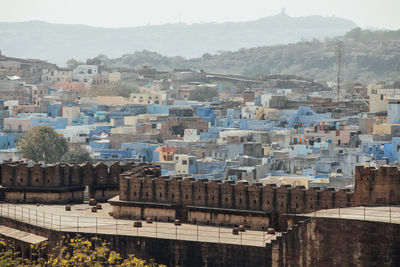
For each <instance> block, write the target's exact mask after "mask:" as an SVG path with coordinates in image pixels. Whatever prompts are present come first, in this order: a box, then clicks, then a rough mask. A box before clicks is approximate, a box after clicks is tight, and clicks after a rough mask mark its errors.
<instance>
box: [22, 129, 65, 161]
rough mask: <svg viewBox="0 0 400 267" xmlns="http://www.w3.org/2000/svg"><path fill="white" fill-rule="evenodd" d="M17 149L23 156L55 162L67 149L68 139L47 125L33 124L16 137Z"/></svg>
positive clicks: (33, 159)
mask: <svg viewBox="0 0 400 267" xmlns="http://www.w3.org/2000/svg"><path fill="white" fill-rule="evenodd" d="M16 146H17V149H18V151H19V152H20V153H22V155H23V157H24V158H28V159H31V160H32V161H35V162H39V161H45V162H46V163H55V162H58V161H60V159H61V157H62V156H63V155H64V154H65V153H67V151H68V141H67V139H65V138H64V137H63V136H62V135H61V134H58V133H56V131H54V129H53V128H51V127H49V126H35V127H33V128H31V129H30V130H29V131H28V132H27V133H26V135H24V136H22V137H20V138H18V140H17V145H16Z"/></svg>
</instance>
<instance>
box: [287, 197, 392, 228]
mask: <svg viewBox="0 0 400 267" xmlns="http://www.w3.org/2000/svg"><path fill="white" fill-rule="evenodd" d="M314 203H315V204H314V205H313V208H312V211H310V210H307V211H301V210H297V209H295V210H294V212H287V214H288V215H294V216H308V217H314V218H315V217H323V218H337V219H351V220H362V221H379V222H388V223H400V205H393V204H387V205H385V204H370V203H360V204H354V203H343V202H334V201H330V202H329V201H328V202H321V201H315V202H314Z"/></svg>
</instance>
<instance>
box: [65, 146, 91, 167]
mask: <svg viewBox="0 0 400 267" xmlns="http://www.w3.org/2000/svg"><path fill="white" fill-rule="evenodd" d="M60 161H61V162H66V163H68V162H75V163H78V164H81V163H83V162H85V161H86V162H89V163H93V158H92V157H91V156H90V153H89V152H88V151H87V150H86V149H78V150H70V151H68V152H67V153H65V154H64V156H62V157H61V159H60Z"/></svg>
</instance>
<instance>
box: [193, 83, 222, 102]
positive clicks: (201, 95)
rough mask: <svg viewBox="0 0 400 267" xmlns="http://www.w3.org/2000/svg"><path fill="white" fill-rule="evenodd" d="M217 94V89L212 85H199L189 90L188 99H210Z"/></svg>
mask: <svg viewBox="0 0 400 267" xmlns="http://www.w3.org/2000/svg"><path fill="white" fill-rule="evenodd" d="M217 96H218V89H217V88H213V87H200V88H196V89H193V90H191V91H190V94H189V100H194V101H201V102H206V101H211V100H212V99H213V97H217Z"/></svg>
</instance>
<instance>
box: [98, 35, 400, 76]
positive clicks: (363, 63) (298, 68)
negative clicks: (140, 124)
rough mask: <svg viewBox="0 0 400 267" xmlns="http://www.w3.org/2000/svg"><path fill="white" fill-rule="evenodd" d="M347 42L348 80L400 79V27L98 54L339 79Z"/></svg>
mask: <svg viewBox="0 0 400 267" xmlns="http://www.w3.org/2000/svg"><path fill="white" fill-rule="evenodd" d="M338 40H341V41H342V42H343V44H344V49H343V50H344V51H343V63H342V73H343V74H342V77H343V81H344V82H357V81H358V82H374V81H376V82H378V81H384V80H387V79H391V80H396V81H400V30H398V31H369V30H361V29H360V28H356V29H353V30H352V31H350V32H348V33H346V34H345V35H343V36H340V37H335V38H331V39H328V40H324V41H319V40H312V41H301V42H298V43H292V44H286V45H274V46H260V47H254V48H249V49H239V50H237V51H234V52H230V51H227V52H220V53H217V54H214V55H211V54H203V56H201V57H198V58H192V59H185V58H183V57H167V56H163V55H161V54H158V53H155V52H151V51H148V50H144V51H141V52H135V53H132V54H126V55H123V56H122V57H119V58H114V59H109V58H108V57H106V56H104V55H100V56H98V58H99V59H100V60H101V61H102V62H103V63H104V64H105V65H106V66H108V67H130V68H140V67H141V66H143V65H151V66H153V67H155V68H156V69H159V70H166V71H170V70H173V69H174V68H189V69H195V70H200V69H202V70H205V71H206V72H216V73H225V74H244V75H250V76H257V75H259V74H277V73H280V74H297V75H300V76H304V77H307V78H313V79H317V80H319V81H334V80H335V78H336V71H335V63H336V57H335V46H336V43H337V41H338Z"/></svg>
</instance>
